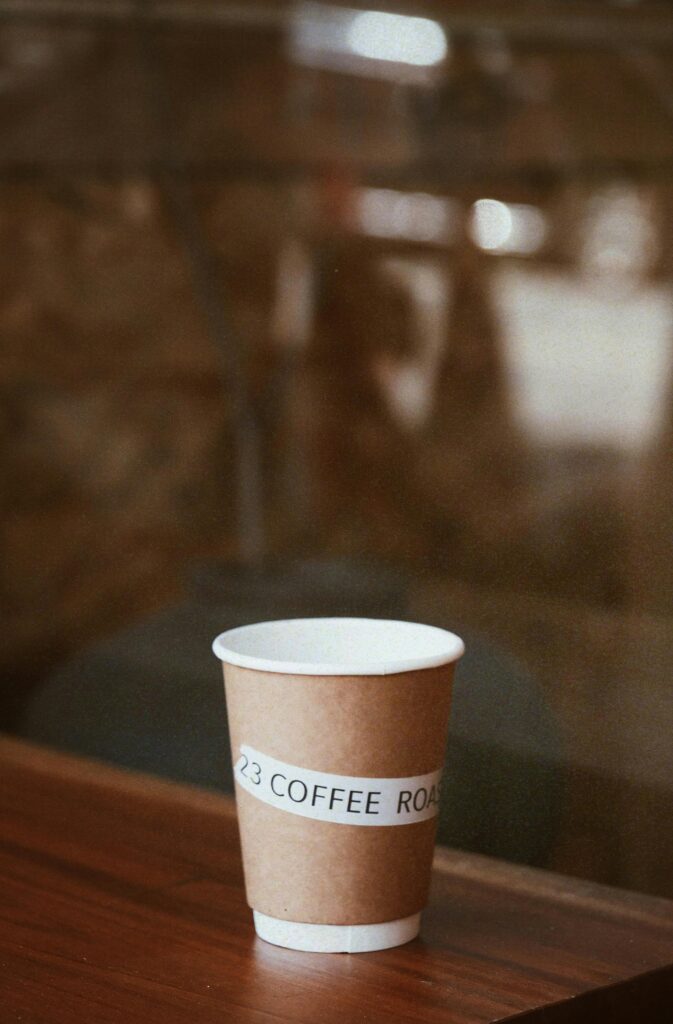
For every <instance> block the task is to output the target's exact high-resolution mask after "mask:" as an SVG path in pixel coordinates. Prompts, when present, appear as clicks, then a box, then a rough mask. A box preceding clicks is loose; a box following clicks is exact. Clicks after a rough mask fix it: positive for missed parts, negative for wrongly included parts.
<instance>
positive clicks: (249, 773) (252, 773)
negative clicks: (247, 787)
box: [236, 754, 262, 786]
mask: <svg viewBox="0 0 673 1024" xmlns="http://www.w3.org/2000/svg"><path fill="white" fill-rule="evenodd" d="M236 767H237V768H238V770H239V772H240V773H241V775H242V776H243V778H244V779H249V780H250V782H252V784H253V785H254V786H259V784H260V782H261V781H262V768H261V765H258V764H257V762H256V761H249V760H248V758H247V757H246V756H245V754H241V760H240V761H239V762H238V764H237V765H236Z"/></svg>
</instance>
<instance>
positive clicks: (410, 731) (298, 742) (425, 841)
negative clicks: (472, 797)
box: [213, 618, 464, 952]
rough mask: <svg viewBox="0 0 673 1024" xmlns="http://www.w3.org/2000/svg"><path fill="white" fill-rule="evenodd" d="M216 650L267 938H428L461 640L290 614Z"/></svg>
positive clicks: (320, 943)
mask: <svg viewBox="0 0 673 1024" xmlns="http://www.w3.org/2000/svg"><path fill="white" fill-rule="evenodd" d="M213 650H214V652H215V654H216V655H217V656H218V657H219V658H220V659H221V660H222V661H223V663H224V666H223V667H224V678H225V690H226V699H227V710H228V715H229V730H230V736H231V746H232V757H233V761H234V777H235V780H236V802H237V808H238V818H239V827H240V834H241V846H242V852H243V867H244V872H245V884H246V894H247V899H248V903H249V904H250V906H251V907H252V908H253V911H254V920H255V927H256V930H257V933H258V935H260V937H261V938H263V939H266V940H267V941H269V942H273V943H275V944H277V945H283V946H288V947H290V948H295V949H305V950H313V951H325V952H340V951H352V952H355V951H365V950H371V949H384V948H387V947H389V946H394V945H400V944H401V943H403V942H408V941H409V940H410V939H412V938H414V937H415V936H416V935H417V934H418V929H419V925H420V912H421V910H422V909H423V907H424V906H425V903H426V900H427V893H428V887H429V883H430V871H431V864H432V854H433V847H434V839H435V827H436V820H437V819H436V815H437V811H438V806H439V797H440V787H441V772H442V767H443V764H444V754H445V746H446V737H447V728H448V718H449V705H450V700H451V684H452V681H453V671H454V667H455V663H456V661H457V660H458V659H459V658H460V657H461V655H462V653H463V650H464V645H463V642H462V640H460V639H459V637H457V636H455V635H454V634H453V633H449V632H447V631H446V630H443V629H438V628H436V627H434V626H424V625H419V624H416V623H410V622H393V621H387V620H380V619H349V618H336V619H334V618H324V619H289V620H285V621H281V622H262V623H257V624H256V625H251V626H243V627H240V628H238V629H232V630H229V631H227V632H226V633H222V634H221V635H220V636H218V637H217V639H216V640H215V641H214V643H213Z"/></svg>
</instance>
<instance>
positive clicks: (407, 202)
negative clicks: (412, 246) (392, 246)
mask: <svg viewBox="0 0 673 1024" xmlns="http://www.w3.org/2000/svg"><path fill="white" fill-rule="evenodd" d="M354 221H355V223H354V227H355V228H356V229H357V230H360V231H362V232H363V233H364V234H366V235H373V236H375V237H377V238H405V239H408V240H409V241H414V242H435V243H437V244H441V243H447V242H449V241H450V240H451V239H452V237H453V236H454V235H455V227H456V223H457V208H456V203H455V201H454V200H451V199H443V198H441V197H440V196H433V195H429V194H428V193H426V192H397V191H395V190H394V189H389V188H364V189H360V190H359V192H358V193H357V195H356V199H355V207H354Z"/></svg>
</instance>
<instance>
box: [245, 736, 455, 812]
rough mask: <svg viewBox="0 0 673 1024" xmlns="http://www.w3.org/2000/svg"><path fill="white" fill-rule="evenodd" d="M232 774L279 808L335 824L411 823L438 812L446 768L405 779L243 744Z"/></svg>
mask: <svg viewBox="0 0 673 1024" xmlns="http://www.w3.org/2000/svg"><path fill="white" fill-rule="evenodd" d="M240 751H241V756H240V757H239V759H238V761H237V762H236V764H235V765H234V776H235V778H236V781H237V782H238V784H239V785H240V786H242V787H243V789H245V790H246V791H247V792H248V793H251V794H252V796H256V797H257V799H258V800H262V801H263V802H264V803H265V804H271V806H272V807H277V808H278V809H279V810H281V811H289V812H290V814H299V815H301V816H302V817H303V818H315V819H316V820H317V821H331V822H334V823H335V824H337V825H412V824H413V823H414V822H416V821H426V820H427V819H428V818H433V817H434V816H435V815H436V814H437V810H438V808H439V797H440V787H441V776H442V771H441V769H439V770H438V771H436V772H429V773H428V774H427V775H414V776H411V777H409V778H401V779H372V778H359V777H358V776H355V775H330V774H327V773H326V772H314V771H311V769H310V768H298V767H297V765H293V764H286V763H285V762H284V761H277V760H276V759H275V758H274V757H269V756H268V754H261V753H260V752H259V751H258V750H253V749H252V747H248V746H245V745H243V744H242V745H241V748H240Z"/></svg>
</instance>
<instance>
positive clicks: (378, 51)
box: [287, 3, 450, 86]
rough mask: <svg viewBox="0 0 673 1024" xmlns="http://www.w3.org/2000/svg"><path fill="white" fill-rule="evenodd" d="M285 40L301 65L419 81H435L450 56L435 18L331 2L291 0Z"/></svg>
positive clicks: (345, 72)
mask: <svg viewBox="0 0 673 1024" xmlns="http://www.w3.org/2000/svg"><path fill="white" fill-rule="evenodd" d="M287 42H288V48H289V53H290V58H291V60H292V61H293V62H294V63H296V64H300V65H303V66H304V67H313V68H323V69H325V70H329V71H336V72H340V73H344V74H349V75H363V76H365V77H367V78H380V79H383V80H386V81H393V82H398V83H400V82H403V83H405V84H414V85H421V86H428V85H432V84H433V83H434V82H435V81H436V78H437V75H438V74H441V69H442V68H443V61H444V60H445V59H447V58H448V56H449V55H450V48H449V40H448V37H447V34H446V33H445V31H444V29H443V28H442V26H441V25H440V24H439V23H438V22H436V21H432V20H430V19H429V18H413V17H409V16H407V15H403V14H387V13H384V12H381V11H362V10H360V11H358V10H356V9H354V8H352V7H341V6H337V5H336V4H329V3H327V4H323V3H297V4H295V5H294V6H293V8H292V16H291V21H290V28H289V32H288V37H287Z"/></svg>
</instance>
